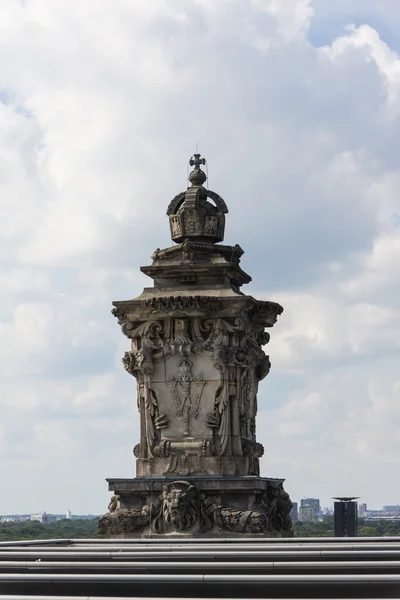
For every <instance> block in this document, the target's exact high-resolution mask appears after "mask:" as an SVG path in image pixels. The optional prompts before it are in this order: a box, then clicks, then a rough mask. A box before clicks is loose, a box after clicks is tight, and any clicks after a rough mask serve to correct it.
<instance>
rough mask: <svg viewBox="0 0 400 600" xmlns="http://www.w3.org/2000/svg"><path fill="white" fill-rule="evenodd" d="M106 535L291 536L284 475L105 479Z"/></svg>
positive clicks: (102, 527) (102, 525)
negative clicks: (110, 495) (109, 495)
mask: <svg viewBox="0 0 400 600" xmlns="http://www.w3.org/2000/svg"><path fill="white" fill-rule="evenodd" d="M107 481H108V484H109V489H110V491H113V492H114V496H113V498H112V500H111V502H110V506H109V510H110V512H109V513H107V514H105V515H104V516H103V517H101V518H100V521H99V530H100V534H101V535H103V536H104V537H112V538H132V537H138V536H141V537H143V538H148V537H153V538H154V537H155V538H157V537H174V538H176V537H185V538H188V537H189V538H190V537H196V538H198V537H204V538H213V537H241V536H243V537H292V535H293V533H292V531H291V518H290V510H291V507H292V503H291V501H290V498H289V496H288V494H287V493H286V492H285V491H284V489H283V482H284V480H283V479H270V478H267V477H255V476H248V477H244V476H209V475H208V476H206V477H201V476H198V477H193V476H192V477H185V478H182V479H178V478H176V477H136V478H134V479H108V480H107Z"/></svg>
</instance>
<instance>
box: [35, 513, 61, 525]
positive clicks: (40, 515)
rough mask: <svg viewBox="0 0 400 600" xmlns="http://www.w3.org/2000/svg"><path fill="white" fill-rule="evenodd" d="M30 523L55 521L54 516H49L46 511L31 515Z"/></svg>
mask: <svg viewBox="0 0 400 600" xmlns="http://www.w3.org/2000/svg"><path fill="white" fill-rule="evenodd" d="M31 521H39V523H53V522H54V521H57V516H56V515H49V514H48V513H47V512H46V511H43V512H39V513H35V514H33V515H31Z"/></svg>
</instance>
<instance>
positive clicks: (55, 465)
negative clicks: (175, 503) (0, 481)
mask: <svg viewBox="0 0 400 600" xmlns="http://www.w3.org/2000/svg"><path fill="white" fill-rule="evenodd" d="M327 4H329V6H330V5H332V6H333V5H335V6H337V10H336V11H334V10H332V7H331V8H330V9H329V10H328V9H327V8H326V6H327ZM383 4H384V3H379V7H376V3H374V4H371V3H370V2H366V3H364V2H363V3H360V2H356V3H354V5H353V8H352V12H351V15H350V12H349V9H348V8H346V7H347V5H348V3H346V5H345V4H344V3H341V2H340V1H339V0H338V2H337V3H325V5H324V6H325V9H324V8H323V3H321V2H320V1H318V0H315V1H314V2H307V1H306V0H290V1H288V2H278V1H275V0H253V1H252V2H250V3H249V2H247V1H246V0H229V1H228V0H220V1H215V0H202V1H201V2H200V1H198V0H193V1H192V2H190V3H188V2H185V1H183V0H172V1H168V2H167V1H166V0H154V1H152V2H143V3H132V2H129V1H128V0H115V1H114V2H113V4H112V7H111V6H110V4H109V3H107V2H103V1H98V2H95V3H93V2H91V1H90V0H83V1H81V2H79V3H75V2H69V3H65V2H62V0H54V1H53V2H52V3H48V2H46V1H45V0H27V2H24V3H18V2H14V1H12V0H9V1H7V2H4V3H3V4H2V5H1V6H0V198H1V202H0V234H1V236H2V240H3V243H2V247H1V251H0V264H1V270H0V289H1V292H0V293H1V303H2V308H3V313H2V318H1V321H0V343H1V346H0V347H1V350H0V359H1V362H0V377H1V379H0V397H1V402H2V406H3V407H4V410H3V411H2V414H1V418H0V431H1V435H0V438H1V440H2V442H1V444H2V446H1V449H2V453H3V454H4V456H5V457H6V461H5V462H4V461H3V462H2V467H1V469H2V471H1V474H2V475H3V477H5V476H7V480H8V481H12V483H13V485H12V486H10V491H9V492H8V491H7V490H6V492H5V494H3V496H2V504H0V512H11V511H13V510H20V511H25V510H38V509H40V508H42V509H43V508H44V509H46V510H54V511H55V510H56V511H60V510H63V509H65V508H68V507H69V508H71V509H73V510H75V512H79V511H92V512H100V511H101V510H103V509H105V507H106V497H107V491H106V487H105V483H104V481H103V480H104V478H105V477H106V476H117V475H119V476H130V475H132V474H133V457H132V454H131V451H132V447H133V445H134V444H135V443H136V441H137V418H136V399H135V388H134V382H133V380H132V379H131V378H129V377H128V376H127V375H126V374H125V373H124V372H123V370H122V368H121V366H120V361H119V358H120V356H121V355H122V353H123V351H124V350H125V349H126V348H127V347H128V343H127V340H125V339H124V338H123V336H122V334H121V333H120V332H119V331H118V328H117V326H116V324H115V323H114V322H113V318H112V317H111V315H110V312H109V311H110V308H111V301H112V300H113V299H123V298H129V297H134V296H136V295H138V293H140V291H141V289H142V288H143V287H144V286H145V285H147V286H148V285H151V282H150V283H149V282H146V279H145V278H144V276H143V275H141V274H140V273H139V271H138V269H139V265H140V264H146V263H147V264H148V262H149V261H150V254H151V253H152V251H153V250H154V249H155V248H156V247H163V246H166V245H168V243H169V239H168V227H167V221H166V217H165V210H166V207H167V205H168V203H169V201H170V199H171V198H172V197H173V196H174V195H175V194H176V193H178V192H179V191H181V190H182V189H184V187H185V185H186V180H185V176H186V165H185V161H186V160H187V158H188V157H189V156H190V154H191V153H192V152H193V151H194V149H195V146H196V142H198V143H199V149H200V151H201V152H203V153H204V154H205V155H206V157H207V158H208V161H209V175H210V180H209V184H210V187H211V189H215V190H216V191H218V192H219V193H221V195H222V196H223V197H224V198H225V199H226V201H227V203H228V205H229V208H230V213H229V215H228V222H227V235H226V241H227V242H228V243H233V244H234V243H240V245H241V246H242V247H243V248H244V249H245V250H246V254H245V256H244V260H243V266H244V268H246V269H247V270H248V271H250V272H251V274H252V275H253V276H254V283H253V289H252V293H254V295H256V296H262V297H268V298H271V299H273V300H277V301H278V302H281V303H282V304H283V305H284V307H285V312H284V313H283V315H282V317H281V318H280V320H279V322H278V324H277V325H276V327H275V328H274V330H273V331H272V332H271V333H272V339H271V343H270V348H269V351H270V354H271V360H272V364H273V369H272V372H271V375H270V376H269V378H268V379H267V381H266V382H264V383H263V384H262V385H261V386H260V407H261V408H262V410H261V414H260V426H259V431H260V432H263V434H264V431H265V432H266V433H265V440H260V441H263V442H265V444H266V447H267V454H266V458H265V460H264V473H265V474H271V475H272V474H273V475H276V476H286V478H287V488H288V489H289V491H291V492H292V494H293V496H294V498H295V499H296V498H298V497H299V496H301V495H306V494H307V495H308V494H317V495H320V496H321V497H322V498H324V499H325V502H327V501H328V499H329V497H330V496H331V495H336V494H337V493H350V494H351V493H357V495H358V493H361V494H364V496H365V497H364V499H365V500H366V501H367V502H370V503H375V504H383V503H388V502H391V501H393V502H396V501H398V499H397V500H396V498H395V494H396V493H398V492H397V491H396V487H395V484H393V486H392V488H390V487H388V488H387V489H384V488H379V489H376V488H375V487H374V488H373V489H371V487H370V481H371V474H374V473H379V474H380V475H381V476H385V474H386V475H387V477H386V479H387V480H389V479H390V475H391V469H392V465H393V463H396V461H397V458H396V457H397V455H398V450H399V448H398V442H397V438H399V437H400V436H398V418H397V414H398V402H399V398H398V394H399V387H400V384H399V380H398V374H397V372H396V357H397V354H398V350H399V342H398V339H399V337H400V335H399V334H400V321H399V318H400V313H399V308H398V301H397V298H398V294H399V284H398V281H399V275H400V273H399V267H398V264H399V258H400V257H399V229H398V215H399V214H400V209H399V201H398V188H399V185H398V183H399V170H398V159H399V154H398V138H399V135H400V125H399V124H400V120H399V114H398V110H399V109H398V106H399V94H400V61H399V58H398V56H397V55H396V53H395V51H394V50H393V48H391V47H390V44H388V43H385V41H383V40H385V39H387V38H386V37H385V36H384V35H383V34H382V35H381V32H380V30H379V27H378V26H377V22H378V21H379V19H380V21H379V22H382V23H383V22H389V21H390V19H391V18H392V16H393V15H394V12H393V5H392V4H391V3H387V9H384V8H382V6H383ZM396 6H397V4H396ZM321 7H322V8H321ZM355 7H357V8H355ZM363 7H365V12H364V13H363ZM374 7H376V11H375V12H373V11H374V10H375V8H374ZM355 14H356V16H357V19H355V18H350V16H352V17H354V15H355ZM363 14H364V16H363ZM349 15H350V16H349ZM375 17H376V19H375ZM378 17H379V19H378ZM393 18H395V15H394V16H393ZM338 19H339V20H340V28H339V29H338V28H337V23H338ZM377 19H378V21H377ZM351 23H356V25H355V26H353V27H350V28H347V29H346V28H345V26H347V25H349V24H351ZM327 24H328V25H329V24H332V27H333V26H334V29H335V31H336V34H335V36H334V38H335V39H333V40H332V38H330V37H329V36H328V37H327V39H325V40H322V41H321V43H316V42H315V41H313V35H315V33H316V31H317V32H318V27H320V28H321V32H322V31H323V30H324V27H326V26H327ZM384 33H385V32H384ZM321 35H322V34H321ZM396 227H397V228H396ZM264 425H265V426H264ZM338 463H339V464H341V465H344V466H343V468H341V469H340V470H338V469H337V468H336V467H337V464H338ZM116 464H118V465H120V466H119V469H120V472H119V473H117V472H115V470H114V469H115V468H116V466H115V465H116ZM60 466H61V467H63V468H62V469H60ZM335 469H336V472H337V474H336V475H333V472H334V471H335ZM354 473H356V474H357V477H355V476H354ZM327 474H329V476H328V475H327ZM45 476H46V477H49V479H50V480H51V481H55V482H57V484H58V485H54V486H53V487H52V488H51V489H49V490H48V491H45V490H43V489H41V488H38V486H37V481H38V479H40V480H43V477H45ZM26 485H29V486H30V488H32V489H33V488H35V491H34V492H33V495H32V498H31V502H32V503H33V504H35V506H33V505H32V506H27V505H26V503H25V501H24V499H25V500H26V495H25V494H24V493H23V492H24V490H25V489H26ZM35 486H36V487H35ZM357 486H359V489H355V488H356V487H357ZM350 488H351V489H350ZM353 488H354V489H353ZM7 494H9V495H7ZM390 494H392V497H389V496H390ZM18 499H20V500H18Z"/></svg>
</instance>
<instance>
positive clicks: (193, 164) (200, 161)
mask: <svg viewBox="0 0 400 600" xmlns="http://www.w3.org/2000/svg"><path fill="white" fill-rule="evenodd" d="M193 156H194V158H191V159H190V161H189V164H190V166H191V167H194V168H195V169H199V168H200V165H205V164H206V159H205V158H200V156H201V154H194V155H193Z"/></svg>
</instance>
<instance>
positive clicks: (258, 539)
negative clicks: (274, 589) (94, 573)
mask: <svg viewBox="0 0 400 600" xmlns="http://www.w3.org/2000/svg"><path fill="white" fill-rule="evenodd" d="M176 540H177V541H178V542H179V543H183V544H184V543H189V544H195V543H198V544H202V543H213V542H219V543H221V542H222V543H224V544H229V543H232V544H235V543H237V538H236V537H229V538H223V537H221V538H190V537H182V538H176ZM382 540H385V542H390V541H393V542H397V543H400V536H398V535H397V536H396V535H394V536H387V537H386V536H385V537H384V538H383V537H381V536H376V537H324V538H321V537H290V538H268V537H256V538H250V537H248V538H245V541H246V542H247V543H251V544H264V543H268V544H270V543H271V544H281V543H282V542H285V543H287V544H292V543H295V544H297V543H300V542H301V543H306V544H308V543H318V544H320V543H325V542H326V543H344V542H349V543H354V542H358V543H361V542H363V541H365V542H380V541H382ZM70 541H71V543H73V544H79V543H82V542H83V543H85V542H88V543H92V542H94V543H98V542H99V538H72V539H71V540H70ZM113 541H115V540H113V539H112V538H101V542H104V543H106V544H107V543H112V542H113ZM121 542H122V543H124V542H126V543H128V544H160V543H165V544H170V543H171V540H169V539H164V540H163V539H162V538H144V537H143V538H126V539H125V540H121Z"/></svg>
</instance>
